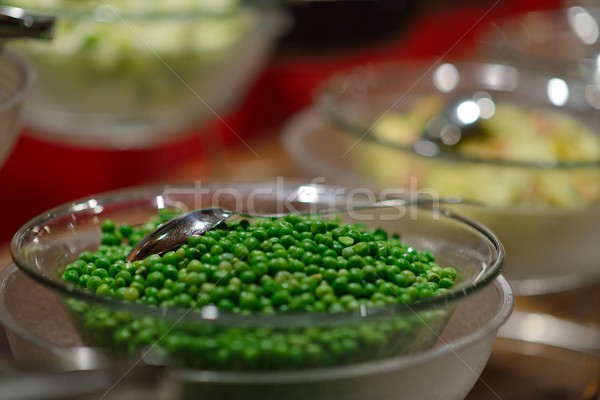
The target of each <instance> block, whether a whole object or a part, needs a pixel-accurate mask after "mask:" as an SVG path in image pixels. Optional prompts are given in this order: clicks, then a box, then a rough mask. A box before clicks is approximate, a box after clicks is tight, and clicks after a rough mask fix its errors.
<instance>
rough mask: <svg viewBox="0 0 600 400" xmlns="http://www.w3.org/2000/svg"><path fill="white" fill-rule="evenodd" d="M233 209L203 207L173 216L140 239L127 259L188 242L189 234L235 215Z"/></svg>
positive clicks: (196, 233)
mask: <svg viewBox="0 0 600 400" xmlns="http://www.w3.org/2000/svg"><path fill="white" fill-rule="evenodd" d="M233 214H234V213H233V211H228V210H224V209H220V208H203V209H199V210H194V211H190V212H188V213H185V214H183V215H180V216H179V217H176V218H173V219H171V220H169V221H168V222H166V223H164V224H163V225H161V226H160V227H159V228H158V229H156V230H155V231H153V232H150V233H149V234H148V235H146V236H145V237H144V238H143V239H142V240H140V241H139V242H138V243H137V244H136V245H135V246H133V248H132V249H131V251H130V252H129V254H128V255H127V261H130V262H133V261H135V260H142V259H144V258H146V257H148V256H149V255H151V254H162V253H166V252H167V251H169V250H173V249H174V248H176V247H178V246H180V245H182V244H183V243H185V242H187V238H188V237H189V236H200V235H202V234H204V233H205V232H207V231H209V230H211V229H213V228H214V227H216V226H217V225H219V224H220V223H222V222H224V221H225V220H226V219H228V218H229V217H231V216H232V215H233Z"/></svg>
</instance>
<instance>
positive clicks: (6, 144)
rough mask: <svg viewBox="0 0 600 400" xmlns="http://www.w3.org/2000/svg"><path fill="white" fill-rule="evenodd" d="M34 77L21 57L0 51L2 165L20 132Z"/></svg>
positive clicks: (0, 143)
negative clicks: (22, 113) (24, 106)
mask: <svg viewBox="0 0 600 400" xmlns="http://www.w3.org/2000/svg"><path fill="white" fill-rule="evenodd" d="M33 79H34V78H33V72H32V71H31V68H30V67H29V65H27V64H26V63H25V62H24V61H23V60H22V59H21V58H20V57H17V56H16V55H14V54H13V53H10V52H7V51H3V52H2V53H0V167H2V165H3V164H4V161H5V160H6V157H8V154H9V153H10V150H11V149H12V147H13V144H14V142H15V139H16V138H17V136H18V134H19V128H20V126H21V124H20V123H21V110H22V107H23V102H24V101H25V99H26V97H27V96H28V94H29V91H30V89H31V85H32V83H33Z"/></svg>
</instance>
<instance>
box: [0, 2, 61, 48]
mask: <svg viewBox="0 0 600 400" xmlns="http://www.w3.org/2000/svg"><path fill="white" fill-rule="evenodd" d="M55 22H56V18H54V17H51V16H45V15H37V14H32V13H30V12H28V11H26V10H23V9H21V8H17V7H8V6H0V40H4V39H15V38H34V39H52V37H53V36H54V25H55ZM2 44H3V43H2V42H0V47H1V46H2Z"/></svg>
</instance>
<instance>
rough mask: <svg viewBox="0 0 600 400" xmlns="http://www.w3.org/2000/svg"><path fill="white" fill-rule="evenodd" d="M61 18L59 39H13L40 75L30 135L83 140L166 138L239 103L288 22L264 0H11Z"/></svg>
mask: <svg viewBox="0 0 600 400" xmlns="http://www.w3.org/2000/svg"><path fill="white" fill-rule="evenodd" d="M5 3H8V4H9V5H12V6H16V7H21V8H23V9H25V10H28V11H29V12H31V13H37V14H40V15H52V16H56V26H55V32H54V40H53V41H52V42H46V43H33V42H25V41H23V42H18V41H14V42H12V43H11V47H12V48H13V49H14V51H16V52H18V53H20V54H21V55H23V56H25V57H26V59H27V60H28V61H29V62H30V63H31V64H32V65H33V66H34V67H35V69H36V70H37V74H38V76H39V78H38V82H37V85H36V87H35V88H34V91H33V93H32V95H31V99H30V101H29V103H28V105H27V107H26V109H25V111H24V122H25V124H26V125H27V127H28V128H29V131H30V132H31V133H32V134H35V135H40V136H42V137H44V138H46V139H50V140H56V141H59V142H67V143H70V144H75V145H85V146H103V147H121V148H123V147H124V148H135V147H138V148H141V147H148V146H154V145H159V144H161V143H164V142H167V141H170V140H173V139H174V138H176V137H178V136H180V135H182V134H185V133H189V132H190V131H191V130H193V129H194V128H197V127H198V126H200V125H202V124H204V123H206V122H208V121H210V120H213V119H214V118H217V117H218V115H221V114H222V113H225V112H227V111H228V110H231V109H232V108H233V107H234V106H235V105H236V102H237V101H239V100H240V98H241V97H242V96H243V94H244V92H245V90H246V89H247V88H248V86H249V85H250V83H251V82H252V79H253V78H254V77H255V76H256V75H257V73H258V72H259V70H260V67H261V65H262V63H263V62H264V61H265V59H266V58H267V57H268V55H269V52H270V50H271V48H272V45H273V44H274V43H275V41H276V39H277V37H278V35H279V34H280V33H282V31H283V29H284V27H285V25H286V24H285V18H284V16H283V14H282V13H281V12H280V10H279V9H278V7H276V6H275V5H273V4H271V3H268V2H265V1H262V2H261V1H258V0H257V1H242V0H229V1H211V0H202V1H195V0H178V1H167V0H153V1H139V0H138V1H131V0H108V1H102V2H97V1H91V0H89V1H88V0H54V1H44V0H8V1H6V2H5Z"/></svg>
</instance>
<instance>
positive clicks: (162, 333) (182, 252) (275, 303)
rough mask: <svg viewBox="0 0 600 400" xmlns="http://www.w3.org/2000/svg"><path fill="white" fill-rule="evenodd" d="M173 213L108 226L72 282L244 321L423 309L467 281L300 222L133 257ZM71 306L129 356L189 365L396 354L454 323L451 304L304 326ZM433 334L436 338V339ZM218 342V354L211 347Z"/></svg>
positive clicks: (241, 230) (227, 233)
mask: <svg viewBox="0 0 600 400" xmlns="http://www.w3.org/2000/svg"><path fill="white" fill-rule="evenodd" d="M169 217H170V215H169V214H165V215H162V216H157V217H156V218H154V219H153V221H150V222H149V223H148V224H144V225H143V226H141V227H132V226H129V225H122V226H118V225H117V224H115V223H114V222H113V221H111V220H105V221H103V222H102V224H101V229H102V235H103V238H102V244H101V245H100V246H99V248H98V250H97V251H96V252H84V253H82V254H81V255H80V257H79V259H78V260H76V261H74V262H72V263H70V264H68V265H66V266H65V268H64V270H63V272H62V275H61V277H62V279H63V280H65V281H67V282H70V283H74V284H76V285H79V287H80V288H81V289H82V290H86V291H90V292H93V293H95V294H97V295H100V296H109V297H113V298H115V299H118V300H122V301H126V302H136V303H139V304H143V305H148V306H150V307H161V308H182V309H185V310H189V309H191V310H196V309H202V308H203V307H205V306H207V305H213V306H216V307H217V308H218V309H219V310H221V311H224V312H228V313H233V314H239V315H242V316H243V315H249V314H265V315H270V314H292V313H300V312H305V313H306V312H307V313H340V312H350V311H353V312H356V311H358V310H360V309H361V307H366V308H367V309H375V308H378V307H386V306H391V305H396V304H402V303H413V302H416V301H422V300H425V299H428V298H431V297H433V296H437V295H439V294H443V293H446V292H447V290H448V289H449V288H451V287H452V286H453V285H454V284H455V280H456V279H457V272H456V269H454V268H452V267H442V266H439V265H438V264H437V263H436V262H435V260H434V259H433V256H432V255H431V254H430V253H428V252H423V251H417V250H415V249H414V248H411V247H409V246H407V245H405V244H403V243H402V242H401V241H400V240H399V239H398V237H397V236H392V235H388V233H387V232H384V231H382V230H377V231H375V232H371V231H368V230H367V229H366V228H365V227H363V226H361V225H357V224H350V225H340V224H339V223H338V222H336V221H329V220H325V219H322V218H320V217H303V216H298V215H290V216H287V217H286V218H285V219H256V220H253V221H248V220H245V219H239V220H235V221H232V222H228V223H227V224H225V223H222V224H220V225H219V226H218V227H216V228H215V229H213V230H212V231H210V232H207V233H206V234H205V235H204V236H202V237H190V238H189V240H188V242H187V243H186V244H184V245H182V246H181V247H180V248H178V249H176V250H174V251H169V252H167V253H165V254H163V255H151V256H149V257H148V258H146V259H144V260H141V261H135V262H133V263H129V262H126V261H125V257H126V255H127V253H128V252H129V250H130V248H131V243H132V242H133V240H132V238H136V237H141V236H143V235H144V234H145V233H147V232H148V231H150V230H152V229H154V228H155V227H156V226H158V225H159V224H160V222H161V221H163V220H165V219H167V218H169ZM107 236H109V237H110V238H111V240H110V241H108V242H110V243H107V241H106V240H105V238H106V237H107ZM389 237H391V239H388V238H389ZM113 238H117V239H118V243H113ZM71 303H72V305H73V308H74V309H77V310H79V312H78V313H77V316H78V319H79V321H80V323H81V324H82V326H83V327H84V330H85V332H87V334H88V335H91V336H92V340H94V341H98V340H100V341H102V342H104V343H106V341H107V339H109V340H108V342H109V343H108V344H109V346H110V347H113V348H116V349H121V350H125V351H136V350H138V349H140V348H142V347H144V346H149V345H153V346H154V347H156V348H158V349H160V350H162V351H164V352H165V353H166V354H168V355H169V357H172V358H175V359H177V360H178V362H182V363H184V364H187V365H191V366H197V367H203V368H205V367H210V368H286V367H293V368H299V367H309V366H317V365H335V364H339V363H345V362H355V361H358V360H364V359H373V358H377V357H386V356H390V355H393V354H398V353H402V352H406V351H412V350H414V349H415V344H414V343H417V344H418V348H420V346H422V345H423V343H422V342H428V341H427V340H425V339H424V338H421V337H420V336H421V335H423V332H426V333H427V331H423V329H426V330H429V331H432V332H435V331H436V329H437V328H439V327H440V326H443V322H444V321H445V318H446V317H447V313H445V311H444V310H443V309H439V310H433V311H431V312H425V313H420V314H414V315H408V316H407V315H403V316H401V317H394V318H391V317H386V318H382V319H380V320H370V321H369V322H362V321H360V319H358V321H357V323H355V324H351V325H341V326H323V327H303V328H297V329H285V328H276V327H268V326H266V327H264V328H243V327H238V328H230V327H229V328H222V327H221V328H219V327H216V326H212V325H210V324H207V325H203V324H200V323H196V324H191V323H181V324H179V325H177V326H176V327H174V326H173V325H172V324H171V323H170V322H168V321H166V320H165V321H161V320H156V319H153V318H141V317H135V316H133V315H130V314H127V313H124V312H120V313H119V312H114V311H111V310H107V309H106V307H103V306H97V305H91V304H81V303H82V302H81V301H76V300H72V301H71ZM74 303H77V304H74ZM81 310H83V312H81ZM113 314H114V315H113ZM119 318H120V319H119ZM115 326H118V327H119V328H118V329H117V330H116V331H115ZM427 336H429V337H431V338H432V340H435V339H436V338H435V336H432V334H431V332H429V333H427ZM424 337H425V336H424ZM214 341H216V349H217V350H216V351H212V350H210V349H212V348H213V346H215V343H214ZM415 341H416V342H415ZM209 350H210V351H209ZM259 361H260V362H259Z"/></svg>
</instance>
